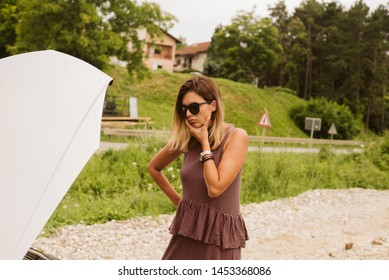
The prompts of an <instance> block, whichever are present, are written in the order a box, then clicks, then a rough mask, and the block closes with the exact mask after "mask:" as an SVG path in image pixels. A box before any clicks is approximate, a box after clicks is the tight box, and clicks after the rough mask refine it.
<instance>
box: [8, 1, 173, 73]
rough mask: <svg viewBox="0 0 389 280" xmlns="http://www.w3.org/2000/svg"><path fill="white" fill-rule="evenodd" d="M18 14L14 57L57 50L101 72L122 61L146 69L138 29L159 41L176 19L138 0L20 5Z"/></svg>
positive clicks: (134, 69) (133, 69) (131, 68)
mask: <svg viewBox="0 0 389 280" xmlns="http://www.w3.org/2000/svg"><path fill="white" fill-rule="evenodd" d="M18 10H19V14H18V16H19V21H18V24H17V28H16V31H17V40H16V43H15V45H14V46H13V48H12V51H13V53H21V52H27V51H36V50H42V49H54V50H58V51H61V52H64V53H68V54H70V55H73V56H75V57H78V58H80V59H82V60H85V61H87V62H89V63H91V64H92V65H94V66H96V67H98V68H104V67H105V66H106V65H107V64H108V63H109V59H110V57H112V56H116V57H117V58H118V59H119V60H122V61H126V62H128V67H127V68H128V70H129V72H130V73H134V72H137V73H141V71H142V70H144V69H145V66H144V65H143V63H142V61H143V56H144V52H143V44H144V42H143V41H142V40H141V39H139V37H138V33H137V32H138V30H139V29H141V28H145V29H146V30H147V32H148V34H149V35H151V36H152V38H155V37H156V36H158V35H160V34H161V33H162V31H161V28H168V27H170V26H171V23H172V20H174V17H173V16H171V15H170V14H166V13H164V12H162V11H161V9H160V7H159V6H158V5H157V4H153V3H147V2H145V3H143V4H141V5H137V3H136V2H135V1H132V0H110V1H108V0H46V1H40V0H19V1H18ZM129 46H130V47H129Z"/></svg>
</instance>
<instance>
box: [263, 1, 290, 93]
mask: <svg viewBox="0 0 389 280" xmlns="http://www.w3.org/2000/svg"><path fill="white" fill-rule="evenodd" d="M269 11H270V17H271V18H272V19H273V24H274V26H275V27H277V29H278V33H279V36H278V39H279V43H280V45H281V46H282V48H283V50H284V56H283V57H282V58H280V63H279V65H278V69H277V77H278V85H280V86H284V85H285V83H286V80H287V77H286V65H287V64H288V63H289V61H290V58H289V55H288V54H289V52H288V50H289V48H290V46H291V42H292V38H291V36H290V35H291V32H290V22H291V18H290V16H289V14H288V10H287V9H286V5H285V1H284V0H279V1H278V2H277V3H276V4H275V5H274V6H273V7H269Z"/></svg>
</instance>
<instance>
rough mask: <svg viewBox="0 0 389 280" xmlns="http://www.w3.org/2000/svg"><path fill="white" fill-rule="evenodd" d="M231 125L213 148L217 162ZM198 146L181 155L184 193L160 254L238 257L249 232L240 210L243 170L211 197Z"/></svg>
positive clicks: (176, 257)
mask: <svg viewBox="0 0 389 280" xmlns="http://www.w3.org/2000/svg"><path fill="white" fill-rule="evenodd" d="M233 129H234V128H233V127H232V126H231V127H230V128H229V129H228V131H227V133H226V136H225V137H224V139H223V141H222V143H221V145H220V146H219V148H217V149H216V150H214V151H212V152H213V154H214V157H215V164H216V166H218V165H219V163H220V160H221V158H222V155H223V147H224V144H225V141H226V140H227V138H228V136H229V134H230V133H231V131H232V130H233ZM200 152H201V146H200V145H196V146H194V147H192V148H190V150H189V152H188V153H186V154H185V155H184V162H183V165H182V167H181V171H180V176H181V180H182V187H183V196H182V201H181V203H180V205H179V207H178V208H177V212H176V215H175V217H174V220H173V222H172V224H171V226H170V227H169V231H170V233H171V234H172V235H173V236H172V238H171V240H170V242H169V245H168V247H167V249H166V251H165V253H164V255H163V257H162V259H164V260H239V259H241V248H243V247H245V244H246V240H248V234H247V229H246V225H245V222H244V220H243V217H242V216H241V214H240V181H241V174H242V170H241V171H240V172H239V174H238V176H237V177H236V178H235V179H234V181H233V182H232V184H231V185H230V186H229V187H228V188H227V190H226V191H225V192H224V193H223V194H222V195H220V196H219V197H217V198H210V197H208V194H207V187H206V185H205V181H204V177H203V165H202V164H201V162H200V161H199V155H200Z"/></svg>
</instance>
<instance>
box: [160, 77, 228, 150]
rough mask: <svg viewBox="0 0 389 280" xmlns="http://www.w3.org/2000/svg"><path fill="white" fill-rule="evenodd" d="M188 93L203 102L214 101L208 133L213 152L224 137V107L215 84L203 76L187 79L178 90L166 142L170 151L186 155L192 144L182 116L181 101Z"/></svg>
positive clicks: (192, 141) (192, 140) (192, 139)
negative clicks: (169, 132)
mask: <svg viewBox="0 0 389 280" xmlns="http://www.w3.org/2000/svg"><path fill="white" fill-rule="evenodd" d="M188 92H195V93H196V94H198V95H200V96H201V97H202V98H204V100H205V101H209V102H211V101H214V100H215V101H216V103H217V106H216V110H215V111H214V112H213V113H212V116H211V120H212V121H213V124H212V126H211V127H210V129H209V131H208V135H209V136H208V137H209V144H210V146H211V149H212V150H214V149H216V148H217V147H219V145H220V143H221V142H222V140H223V137H224V130H223V124H224V106H223V102H222V99H221V95H220V91H219V89H218V87H217V85H216V83H215V82H214V81H213V80H212V79H210V78H208V77H206V76H203V75H195V76H192V77H191V78H190V79H188V80H187V81H186V82H185V83H184V84H183V85H182V86H181V88H180V89H179V91H178V96H177V100H176V106H175V108H174V116H173V125H172V133H171V136H170V140H169V142H168V147H169V149H170V150H171V151H181V152H184V153H186V152H187V151H188V149H189V147H190V145H192V143H194V141H195V139H194V138H193V137H192V136H191V135H190V134H189V132H188V131H187V128H186V124H185V116H184V115H183V114H182V108H181V106H182V99H183V97H184V95H185V94H186V93H188Z"/></svg>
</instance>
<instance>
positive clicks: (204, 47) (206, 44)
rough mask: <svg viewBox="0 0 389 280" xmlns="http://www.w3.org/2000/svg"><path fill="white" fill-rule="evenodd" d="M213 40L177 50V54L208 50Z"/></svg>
mask: <svg viewBox="0 0 389 280" xmlns="http://www.w3.org/2000/svg"><path fill="white" fill-rule="evenodd" d="M210 45H211V42H203V43H196V44H192V45H190V46H187V47H184V48H182V49H180V50H177V51H176V55H190V54H197V53H200V52H206V51H207V50H208V49H209V46H210Z"/></svg>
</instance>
